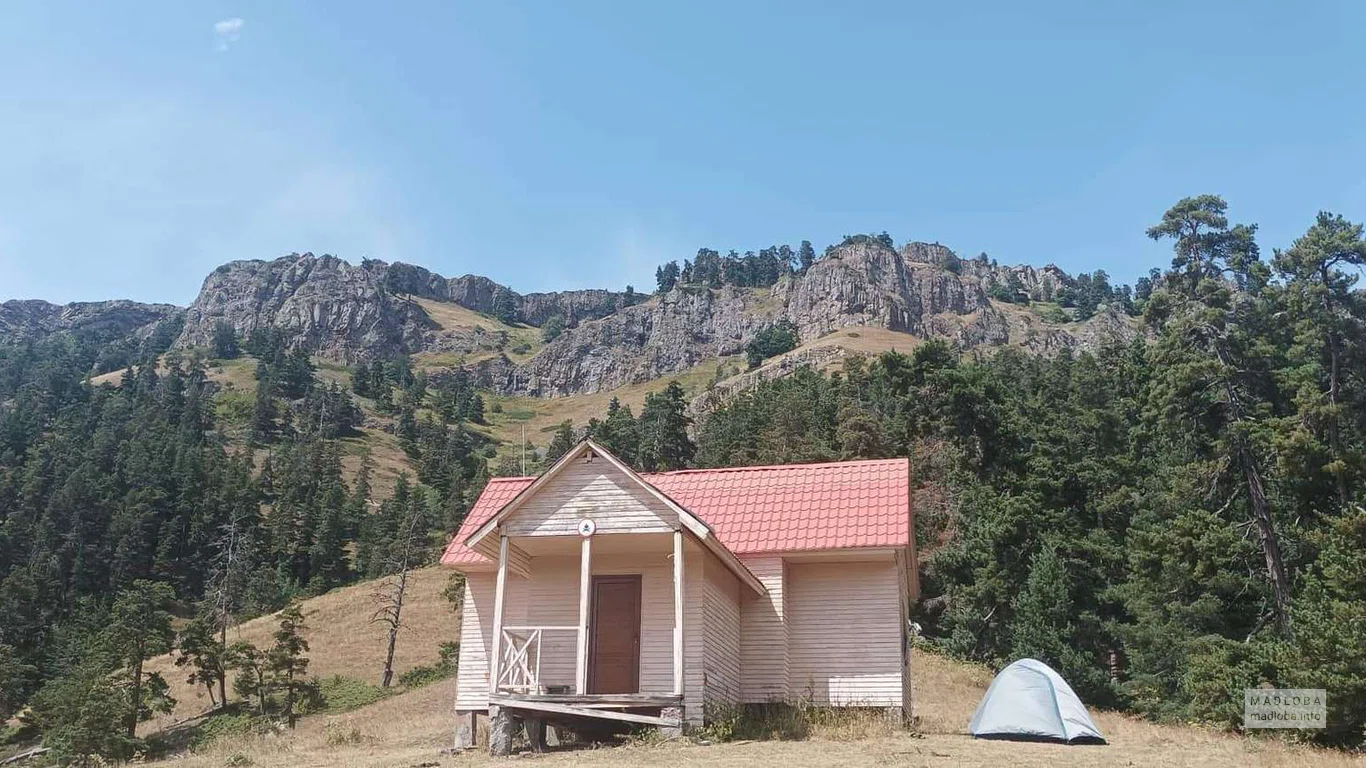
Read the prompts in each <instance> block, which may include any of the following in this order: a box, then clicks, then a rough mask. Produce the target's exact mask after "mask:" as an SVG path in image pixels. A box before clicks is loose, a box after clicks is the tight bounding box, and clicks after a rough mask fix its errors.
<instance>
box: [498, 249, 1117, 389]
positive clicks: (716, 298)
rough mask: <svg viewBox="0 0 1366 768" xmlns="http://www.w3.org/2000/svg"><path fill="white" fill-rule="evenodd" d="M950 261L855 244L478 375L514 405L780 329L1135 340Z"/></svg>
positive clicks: (959, 342) (570, 336) (1111, 325)
mask: <svg viewBox="0 0 1366 768" xmlns="http://www.w3.org/2000/svg"><path fill="white" fill-rule="evenodd" d="M950 256H952V252H951V251H949V250H948V249H947V248H944V247H943V246H940V245H928V244H924V243H912V244H910V245H908V246H906V247H905V248H903V249H901V251H899V252H898V251H896V250H893V249H891V248H888V247H886V246H884V245H882V244H879V243H877V242H857V243H852V244H849V245H845V246H841V247H839V248H836V249H834V250H833V251H831V252H830V253H829V254H828V255H827V256H825V257H824V258H822V259H821V260H819V261H817V262H816V263H815V264H814V265H813V266H812V267H811V269H810V270H809V271H807V273H806V274H804V275H789V276H785V277H783V278H782V279H780V280H779V281H778V283H777V284H776V285H774V286H773V287H772V288H764V289H742V288H734V287H731V286H724V287H722V288H720V289H707V288H699V287H693V286H678V287H675V288H674V289H673V290H672V291H670V292H669V293H667V294H665V295H663V296H657V297H655V298H653V299H651V300H650V301H649V302H647V303H645V304H643V305H640V306H635V307H629V308H627V309H624V310H621V311H619V312H616V313H614V314H612V315H609V316H607V317H604V318H601V319H599V320H593V321H590V322H585V323H582V324H581V325H579V326H578V327H577V328H573V329H570V330H568V331H566V332H565V333H564V334H563V335H562V336H560V337H559V338H558V339H556V340H555V342H554V343H552V344H550V345H548V346H546V347H545V348H544V349H542V350H541V351H540V353H539V354H537V355H536V356H535V357H534V358H532V359H531V360H530V361H528V362H527V363H525V364H523V365H521V366H513V365H510V364H507V363H506V361H504V362H503V363H500V364H496V365H493V366H485V367H484V368H483V369H482V370H481V373H482V374H483V377H484V380H485V381H487V382H488V383H489V384H490V385H492V386H493V387H494V388H497V389H500V390H503V391H505V392H510V393H516V394H524V395H530V396H535V397H555V396H562V395H571V394H582V393H590V392H599V391H603V390H609V389H614V388H616V387H619V386H622V385H625V384H634V383H639V382H644V381H649V380H651V379H656V378H659V377H661V376H667V375H669V374H674V373H679V372H681V371H685V370H687V369H689V368H691V367H693V366H694V365H697V364H699V363H701V362H705V361H708V360H712V359H715V358H717V357H721V356H725V355H734V354H738V353H740V352H742V351H743V350H744V346H745V344H746V343H747V342H748V341H749V339H750V338H751V337H752V336H753V334H754V333H755V332H756V331H758V330H759V329H761V328H763V327H765V326H767V325H770V324H772V323H773V322H775V321H777V320H778V319H780V318H785V319H787V320H789V321H790V322H791V323H792V324H793V325H795V326H796V328H797V329H798V331H799V333H800V335H801V340H802V342H803V343H810V342H813V341H815V340H817V339H819V338H821V337H822V336H825V335H827V334H829V333H832V332H834V331H836V330H838V329H841V328H846V327H851V326H872V327H878V328H886V329H888V330H892V331H898V332H902V333H908V334H911V335H914V336H917V337H920V338H943V339H947V340H948V341H950V342H951V343H952V344H954V346H956V347H958V348H960V349H968V348H973V347H983V346H986V347H991V346H1001V345H1005V344H1012V343H1018V344H1020V345H1022V346H1025V347H1026V348H1029V349H1032V350H1034V351H1037V352H1040V353H1046V354H1047V353H1055V352H1057V351H1059V350H1061V349H1063V348H1077V347H1093V346H1096V345H1098V344H1100V343H1101V342H1102V341H1103V340H1106V339H1110V338H1120V339H1127V338H1132V337H1133V336H1134V335H1135V334H1136V333H1137V330H1136V328H1135V325H1134V323H1133V322H1132V321H1131V320H1130V319H1129V318H1127V317H1124V316H1123V315H1121V314H1118V313H1116V312H1114V311H1109V310H1107V311H1104V312H1101V313H1098V314H1097V315H1096V316H1095V317H1093V318H1091V319H1090V320H1088V321H1087V322H1085V323H1069V324H1056V323H1049V322H1046V321H1044V320H1042V319H1041V318H1039V317H1037V316H1035V315H1034V314H1032V313H1031V312H1030V311H1029V310H1027V309H1024V308H1022V307H1018V306H1015V305H1008V304H1001V303H999V302H995V301H993V300H992V299H990V298H988V296H987V290H988V289H989V288H990V287H991V286H992V285H994V284H995V283H994V282H993V281H997V280H1005V279H1006V278H1005V277H1004V276H1003V272H1002V271H1001V270H1000V268H990V269H989V270H973V269H968V270H964V269H961V268H960V269H959V270H958V271H957V272H954V271H950V269H948V268H946V267H945V266H942V265H943V264H944V263H945V262H946V261H947V260H948V257H950ZM955 261H956V258H955ZM974 263H975V262H974ZM961 264H962V262H959V265H960V267H961ZM982 266H984V267H989V265H982ZM1006 269H1007V270H1014V269H1016V268H1006ZM964 272H966V274H965V273H964ZM1019 274H1020V276H1021V279H1023V280H1025V281H1026V282H1027V284H1028V285H1029V286H1031V287H1034V288H1040V289H1041V290H1042V286H1053V287H1056V286H1060V285H1062V284H1063V283H1062V281H1063V280H1064V279H1065V278H1066V275H1063V274H1062V272H1061V271H1060V270H1057V268H1056V267H1050V268H1045V269H1043V270H1034V269H1032V268H1022V269H1020V270H1019ZM1050 290H1051V289H1050ZM823 354H826V355H830V354H835V353H829V352H827V353H823Z"/></svg>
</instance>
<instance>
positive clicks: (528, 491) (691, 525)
mask: <svg viewBox="0 0 1366 768" xmlns="http://www.w3.org/2000/svg"><path fill="white" fill-rule="evenodd" d="M590 450H591V451H593V452H594V453H595V454H597V455H598V456H601V457H602V458H603V459H605V460H606V461H607V463H609V464H611V465H612V466H613V467H615V468H617V469H618V470H620V471H621V472H622V474H624V475H626V476H627V477H629V478H631V479H632V480H634V481H635V482H636V483H637V484H638V485H639V486H640V487H641V488H643V489H644V490H645V492H646V493H649V494H650V495H652V496H654V497H655V498H656V499H658V500H659V501H661V502H663V503H664V504H665V505H666V506H668V507H669V509H671V510H672V511H673V512H675V513H676V514H677V515H678V522H679V524H680V526H682V527H683V528H686V529H688V531H689V532H690V533H692V535H693V536H695V537H697V539H698V541H700V542H702V545H703V546H705V547H706V548H707V549H708V550H710V551H711V552H712V554H714V555H716V556H717V557H718V558H720V560H721V562H722V563H724V564H725V566H726V567H727V568H729V569H730V570H731V571H732V572H733V573H734V574H735V575H736V576H737V577H738V578H739V579H740V581H741V583H743V584H744V585H745V586H747V587H749V588H750V589H751V590H752V591H753V592H754V593H755V594H759V595H762V594H764V593H765V589H764V585H763V582H761V581H759V580H758V579H757V578H755V577H754V574H752V573H750V572H749V569H748V568H746V567H745V565H744V563H742V562H740V559H739V558H737V557H736V556H735V553H734V552H731V551H730V550H729V549H727V548H726V546H725V545H724V544H722V543H721V542H720V541H718V540H717V538H716V536H715V535H714V534H713V532H712V530H711V526H709V525H707V524H706V522H704V521H703V520H702V519H701V518H699V517H698V516H697V515H694V514H693V513H692V512H690V511H688V510H687V509H686V508H685V507H683V505H681V504H679V503H678V502H676V501H674V500H673V499H671V498H669V496H668V495H667V494H665V493H664V492H663V491H661V490H659V489H658V488H656V487H654V486H653V485H651V484H650V483H649V481H647V480H646V479H645V478H643V477H641V476H640V474H639V473H637V472H636V471H635V470H634V469H631V468H630V467H628V466H626V465H625V464H623V463H622V462H621V460H620V459H618V458H617V457H615V456H613V455H612V454H611V453H610V452H608V451H607V450H605V449H604V448H602V446H600V445H598V444H597V443H595V442H593V441H592V440H591V439H588V438H584V439H583V440H581V441H579V444H578V445H576V446H574V447H573V448H571V449H570V450H569V451H568V452H567V453H565V455H563V456H561V457H560V460H559V461H557V462H555V464H554V465H553V466H551V467H550V469H548V470H546V471H545V472H544V473H542V474H541V476H540V477H538V478H536V479H535V480H533V481H532V483H531V485H528V486H527V487H526V488H523V489H522V490H521V492H519V493H518V494H517V495H516V496H514V497H513V498H512V501H509V502H508V503H507V504H504V505H503V508H502V509H500V510H498V511H497V512H496V513H495V514H494V515H493V517H491V518H489V519H488V521H487V522H485V523H484V524H483V525H481V526H479V529H478V530H476V531H475V532H474V533H471V534H470V535H469V536H467V537H465V546H467V547H469V548H470V549H473V550H474V551H476V552H479V553H480V554H482V555H485V556H486V557H492V553H491V552H489V551H488V547H487V545H483V541H484V540H485V538H486V537H487V536H488V535H489V534H491V533H492V532H493V531H495V530H497V529H498V528H499V526H500V525H501V524H502V522H503V521H504V520H506V519H507V518H508V517H509V516H510V515H511V514H512V513H513V512H516V511H517V509H518V508H520V507H521V506H522V504H524V503H525V502H526V500H527V499H529V498H531V497H532V496H533V495H535V494H536V492H538V491H539V490H540V489H541V488H543V487H545V485H546V484H547V483H548V482H549V481H550V479H551V478H553V477H554V476H555V475H558V474H559V473H560V472H561V471H562V470H563V469H564V467H565V466H567V465H568V464H569V462H571V461H573V460H574V459H576V458H578V457H579V456H582V455H583V454H584V453H585V452H586V451H590Z"/></svg>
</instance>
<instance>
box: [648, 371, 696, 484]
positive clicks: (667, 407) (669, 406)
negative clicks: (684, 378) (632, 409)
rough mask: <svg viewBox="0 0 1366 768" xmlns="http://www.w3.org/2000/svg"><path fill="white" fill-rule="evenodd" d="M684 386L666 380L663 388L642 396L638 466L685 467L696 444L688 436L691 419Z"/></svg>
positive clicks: (665, 468) (649, 469) (652, 468)
mask: <svg viewBox="0 0 1366 768" xmlns="http://www.w3.org/2000/svg"><path fill="white" fill-rule="evenodd" d="M686 408H687V404H686V403H685V402H684V401H683V387H682V386H680V385H679V383H678V382H677V381H671V382H669V385H668V386H667V387H665V388H664V390H663V391H662V392H651V393H649V394H647V395H646V396H645V407H644V408H643V409H641V412H640V466H641V468H642V469H644V470H646V471H648V472H655V471H661V470H671V469H684V468H686V467H687V466H688V464H689V463H690V462H691V461H692V458H693V454H694V453H696V451H697V447H696V446H695V445H693V442H692V440H691V439H690V438H689V437H688V426H689V425H690V424H692V419H690V418H688V416H687V414H686V413H685V409H686Z"/></svg>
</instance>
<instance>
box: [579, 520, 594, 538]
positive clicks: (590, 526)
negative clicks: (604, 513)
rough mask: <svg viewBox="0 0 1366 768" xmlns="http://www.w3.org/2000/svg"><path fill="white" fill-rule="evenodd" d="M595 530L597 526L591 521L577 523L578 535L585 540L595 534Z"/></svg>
mask: <svg viewBox="0 0 1366 768" xmlns="http://www.w3.org/2000/svg"><path fill="white" fill-rule="evenodd" d="M597 530H598V524H597V523H595V522H593V521H592V520H580V521H579V535H580V536H582V537H584V538H585V539H586V538H588V537H589V536H592V535H593V534H594V533H596V532H597Z"/></svg>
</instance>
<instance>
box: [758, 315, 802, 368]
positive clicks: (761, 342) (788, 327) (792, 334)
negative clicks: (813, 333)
mask: <svg viewBox="0 0 1366 768" xmlns="http://www.w3.org/2000/svg"><path fill="white" fill-rule="evenodd" d="M801 343H802V341H801V336H800V335H799V334H798V333H797V327H796V326H794V325H793V324H792V321H790V320H788V319H787V318H783V319H781V320H779V321H778V322H776V323H774V324H773V325H770V326H768V327H766V328H764V329H763V330H761V331H759V332H758V333H756V334H754V338H753V339H750V341H749V343H748V344H746V345H745V355H746V356H747V357H748V358H749V367H750V368H751V369H753V368H758V367H759V366H760V364H762V363H763V362H764V361H765V360H767V359H769V358H770V357H774V356H776V355H781V354H782V353H784V352H790V351H792V350H794V349H796V348H797V346H798V345H799V344H801Z"/></svg>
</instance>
